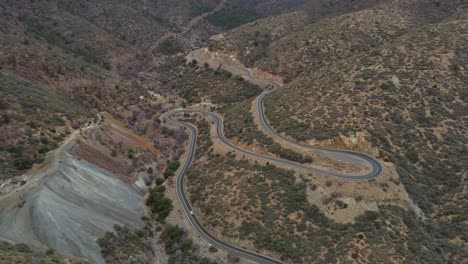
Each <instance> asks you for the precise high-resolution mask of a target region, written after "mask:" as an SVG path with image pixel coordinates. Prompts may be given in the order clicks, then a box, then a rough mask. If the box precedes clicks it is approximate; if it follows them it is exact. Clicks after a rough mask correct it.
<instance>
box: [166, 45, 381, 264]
mask: <svg viewBox="0 0 468 264" xmlns="http://www.w3.org/2000/svg"><path fill="white" fill-rule="evenodd" d="M199 51H200V50H195V51H192V52H191V53H190V54H189V56H191V57H192V58H193V59H194V60H197V58H196V54H197V53H198V52H199ZM232 68H234V69H236V70H240V71H241V72H243V75H244V76H246V77H248V78H251V79H253V80H255V81H257V82H264V83H267V84H268V86H269V88H267V89H265V91H264V92H263V93H262V94H260V95H259V96H258V97H257V98H256V102H257V112H256V113H255V114H256V115H257V117H258V119H259V120H260V123H261V125H262V126H263V128H264V129H265V131H267V132H268V133H269V134H270V136H272V137H274V138H276V139H278V140H281V141H283V142H286V143H287V144H290V145H294V146H297V147H301V148H305V149H309V150H312V151H316V152H322V153H325V154H332V155H344V156H349V157H352V158H354V159H358V160H360V161H363V162H367V163H368V164H369V166H370V167H371V170H370V171H369V172H367V173H366V174H359V175H358V174H352V175H351V174H344V173H340V172H335V171H329V170H324V169H319V168H316V167H313V166H309V165H306V164H301V163H297V162H293V161H289V160H285V159H280V158H277V157H272V156H268V155H264V154H260V153H256V152H253V151H250V150H246V149H243V148H241V147H239V146H237V145H235V144H233V143H232V142H231V141H229V140H228V139H227V138H226V136H225V135H224V132H223V118H222V117H221V116H220V115H218V114H216V113H213V112H209V111H204V110H196V109H176V110H172V111H170V112H167V113H165V114H164V115H163V116H162V118H163V119H164V120H165V121H167V122H168V123H172V124H174V125H177V126H181V127H184V128H186V129H188V131H189V133H190V137H189V140H190V142H189V149H188V153H187V159H186V161H185V162H184V164H182V166H181V168H180V169H179V170H178V172H177V175H176V193H177V197H178V199H179V201H180V203H181V205H182V208H183V210H184V213H185V215H186V216H187V219H188V220H189V222H190V224H191V225H192V227H193V228H194V229H195V230H196V231H197V232H198V234H199V235H200V236H202V237H203V238H204V239H206V240H207V241H208V242H209V243H210V244H212V245H213V246H216V247H218V248H220V249H222V250H224V251H226V252H228V253H230V254H232V255H235V256H238V257H242V258H246V259H249V260H253V261H255V262H258V263H265V264H270V263H275V264H277V263H283V262H281V261H279V260H276V259H274V258H271V257H269V256H266V255H262V254H260V253H256V252H253V251H249V250H246V249H244V248H240V247H237V246H234V245H230V244H228V243H226V242H223V241H221V240H219V239H218V238H216V237H215V236H213V235H212V234H210V233H209V232H208V230H206V229H205V228H204V227H203V225H202V224H201V223H200V221H199V220H198V218H197V217H196V214H195V212H194V211H193V208H192V205H191V204H190V201H189V199H188V197H187V193H186V191H185V185H184V179H185V175H186V173H187V171H188V169H189V167H190V166H191V164H192V163H193V160H194V158H195V149H196V144H197V130H196V129H195V127H194V126H193V125H191V124H188V123H185V122H182V121H178V120H176V119H174V118H175V117H176V116H177V115H179V114H183V113H199V114H202V115H206V116H208V117H210V118H211V119H213V121H214V123H215V125H216V136H217V137H218V138H219V139H220V141H221V142H222V143H223V144H225V145H226V146H228V147H229V148H231V149H233V150H235V151H237V152H239V153H243V154H247V155H249V156H252V157H256V158H260V159H263V160H265V161H271V162H275V163H278V164H282V165H286V166H288V167H292V168H296V169H300V170H305V171H310V172H315V173H321V174H323V175H327V176H332V177H337V178H340V179H346V180H369V179H373V178H376V177H378V176H380V175H381V174H382V173H383V170H384V167H383V164H382V163H381V162H380V161H379V160H377V159H375V158H372V157H370V156H368V155H365V154H361V153H357V152H353V151H346V150H330V149H324V148H316V147H311V146H308V145H303V144H300V143H297V142H294V141H291V140H289V139H287V138H285V137H283V136H282V135H280V134H279V133H278V132H276V131H275V130H273V129H272V128H271V127H270V125H269V124H268V122H267V119H266V117H265V110H264V105H263V99H264V97H265V96H266V95H267V94H268V93H271V92H272V91H274V90H276V89H278V88H280V86H279V85H278V84H277V83H274V82H269V81H265V80H258V79H255V77H254V75H253V74H252V72H251V71H250V70H248V69H245V68H242V67H237V66H236V67H232ZM227 69H228V70H229V67H228V68H227Z"/></svg>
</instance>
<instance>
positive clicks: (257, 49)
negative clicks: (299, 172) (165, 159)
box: [196, 0, 468, 262]
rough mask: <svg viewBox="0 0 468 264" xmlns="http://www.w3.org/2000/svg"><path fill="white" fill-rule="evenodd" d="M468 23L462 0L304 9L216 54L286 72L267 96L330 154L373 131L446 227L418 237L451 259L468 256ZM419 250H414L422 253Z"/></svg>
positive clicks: (217, 45) (268, 104) (278, 124)
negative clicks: (316, 13)
mask: <svg viewBox="0 0 468 264" xmlns="http://www.w3.org/2000/svg"><path fill="white" fill-rule="evenodd" d="M467 26H468V20H467V11H466V5H464V4H463V2H462V1H444V2H439V1H424V0H407V1H387V2H385V3H378V2H376V3H375V5H371V6H370V7H367V8H362V9H358V10H356V11H352V12H345V13H344V14H340V13H338V14H328V15H327V16H326V17H325V18H316V19H312V20H311V19H310V16H309V14H308V13H307V12H306V11H296V12H293V13H287V14H282V15H279V16H275V17H270V18H266V19H261V20H257V21H255V22H253V23H250V24H247V25H244V26H241V27H239V28H236V29H234V30H232V31H230V32H228V33H226V34H224V35H223V37H218V38H216V40H213V41H212V42H211V43H210V49H211V50H212V51H215V52H218V53H215V54H219V53H222V52H225V53H227V55H225V56H226V57H229V58H230V60H231V61H236V59H239V60H240V61H241V62H242V63H244V64H245V65H248V66H250V67H252V68H255V67H258V68H259V70H264V71H267V72H270V73H275V74H278V75H280V76H283V77H285V79H284V80H285V82H286V83H287V84H286V85H285V86H284V87H282V88H281V89H278V90H277V91H275V92H273V93H272V94H271V95H268V96H267V98H266V100H265V108H266V115H267V117H268V119H269V122H270V123H271V125H272V126H273V127H274V128H275V129H276V130H278V131H280V132H282V133H284V134H285V135H287V136H289V137H291V138H295V139H296V140H300V141H303V142H308V143H309V144H311V145H319V146H324V147H327V146H331V147H347V146H343V145H342V144H341V145H340V144H338V145H337V142H342V141H343V138H344V139H345V140H349V141H351V140H352V139H355V138H357V137H359V138H362V135H364V136H363V138H364V139H365V140H364V141H369V142H370V143H371V144H372V146H373V147H375V148H377V149H378V150H379V158H381V159H382V160H384V161H386V162H390V163H393V164H395V165H396V168H397V171H398V174H399V176H400V178H401V182H402V183H403V185H404V187H405V189H406V190H407V191H408V193H409V195H410V196H411V198H412V199H413V201H414V202H415V203H416V204H417V205H418V206H419V208H421V209H422V210H423V212H424V213H425V217H427V218H426V219H425V222H426V223H430V225H432V224H434V225H440V226H442V225H444V226H445V228H446V230H447V232H445V233H444V234H443V235H442V236H441V237H439V235H440V234H439V235H438V234H436V233H437V232H435V231H434V232H433V231H432V230H431V229H430V228H429V229H426V230H420V231H422V232H423V234H424V236H428V240H427V241H432V242H429V244H431V245H435V244H437V243H438V242H436V240H437V241H445V242H444V243H446V245H448V247H445V248H444V249H443V250H442V251H440V252H439V257H441V259H439V261H441V262H444V260H443V259H444V258H447V259H450V258H452V257H453V259H451V261H455V259H458V260H460V259H463V258H465V257H466V250H465V251H463V250H461V248H465V249H466V237H464V236H459V233H458V232H460V231H461V230H466V209H465V204H466V189H467V188H466V187H467V186H466V180H465V179H466V173H467V172H466V166H464V164H466V163H467V160H466V151H467V148H468V141H467V138H468V134H467V133H466V131H467V130H466V118H467V116H468V113H467V112H466V110H465V109H464V107H463V106H464V105H466V104H467V100H466V86H467V82H466V73H467V71H466V66H465V65H466V62H467V52H466V51H467V50H468V47H467V44H466V43H468V39H467V35H466V32H467ZM215 56H217V55H215ZM254 71H255V69H254ZM257 71H258V69H257ZM358 135H361V136H358ZM213 166H214V165H213ZM202 175H203V173H202ZM196 176H197V175H196ZM197 177H198V176H197ZM212 180H213V179H212ZM214 184H215V185H217V186H218V185H220V184H221V183H220V182H215V183H214ZM239 184H240V183H239ZM397 184H400V182H399V181H398V183H397ZM337 188H338V187H337ZM241 189H242V188H241ZM213 195H215V194H213ZM206 199H208V198H206ZM205 201H206V200H205ZM391 211H393V209H389V208H383V207H382V208H380V210H379V212H380V213H381V214H386V213H389V212H391ZM391 214H393V213H391ZM394 216H395V217H396V218H400V219H405V218H406V216H404V214H402V213H401V212H400V213H396V214H395V215H394ZM223 217H228V216H227V215H225V216H223ZM357 221H361V224H362V223H363V222H364V221H363V220H362V219H359V220H357ZM404 221H406V220H404ZM246 222H247V223H249V224H251V223H252V221H251V219H248V218H247V220H246ZM377 222H378V221H377ZM213 225H214V226H216V223H214V224H213ZM249 227H250V228H251V229H249V233H250V234H251V233H253V234H256V235H257V236H259V235H260V233H258V232H255V231H253V230H258V229H260V228H261V227H265V223H264V222H261V221H260V222H258V223H255V227H251V226H249ZM225 228H226V227H225ZM412 228H414V226H413V227H412ZM266 229H269V228H266ZM218 230H219V229H218ZM229 230H231V233H230V234H232V233H235V231H233V230H242V229H236V228H233V227H232V226H230V227H229ZM387 230H388V229H387ZM455 230H459V231H455ZM223 232H225V233H223V234H226V230H223ZM254 237H255V236H254ZM429 237H432V238H430V239H429ZM436 237H437V238H436ZM252 239H254V238H252ZM439 239H440V240H439ZM260 240H261V239H260ZM266 240H267V241H268V239H266ZM254 241H256V243H258V244H257V245H262V246H263V247H264V248H267V249H271V247H270V246H271V245H270V244H268V243H264V241H259V239H254ZM449 241H450V242H449ZM452 243H453V244H452ZM384 244H386V246H390V244H387V243H386V242H384ZM409 244H412V242H408V244H407V245H409ZM374 245H375V244H374ZM386 246H385V247H386ZM427 246H428V245H426V247H427ZM371 247H372V246H371ZM392 247H393V246H390V248H392ZM411 247H413V246H411ZM277 250H279V251H281V249H277ZM395 250H396V252H400V253H401V252H402V251H400V249H395ZM419 250H422V249H421V248H420V247H416V248H413V249H410V251H412V252H413V253H414V254H416V255H415V256H417V255H418V254H422V253H421V252H420V251H419ZM417 252H420V253H417ZM413 253H410V254H413ZM405 254H406V253H404V254H403V255H405ZM355 256H356V258H359V259H361V258H362V256H361V257H358V256H357V255H355ZM353 258H354V259H356V258H355V257H353ZM405 258H407V259H410V257H409V256H405ZM337 259H340V257H338V258H337ZM361 260H362V259H361ZM302 261H304V260H303V259H302ZM335 261H337V260H335ZM434 261H435V260H434ZM305 262H306V261H305ZM384 262H385V261H384ZM436 262H437V261H436Z"/></svg>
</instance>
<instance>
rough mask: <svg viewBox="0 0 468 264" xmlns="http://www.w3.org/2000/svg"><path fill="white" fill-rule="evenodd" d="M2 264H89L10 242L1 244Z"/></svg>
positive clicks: (49, 251) (50, 251) (0, 257)
mask: <svg viewBox="0 0 468 264" xmlns="http://www.w3.org/2000/svg"><path fill="white" fill-rule="evenodd" d="M0 263H5V264H6V263H15V264H30V263H41V264H52V263H54V264H88V263H90V262H88V261H86V260H80V259H78V258H71V257H64V256H59V255H57V254H55V253H54V251H53V250H46V251H45V252H37V251H35V250H33V249H31V248H30V247H29V246H28V245H26V244H10V243H8V242H1V243H0Z"/></svg>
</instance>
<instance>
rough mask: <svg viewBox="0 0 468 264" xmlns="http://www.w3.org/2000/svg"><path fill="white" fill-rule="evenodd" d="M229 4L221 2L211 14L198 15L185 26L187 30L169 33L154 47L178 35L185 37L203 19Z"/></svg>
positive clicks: (222, 0) (225, 0) (224, 0)
mask: <svg viewBox="0 0 468 264" xmlns="http://www.w3.org/2000/svg"><path fill="white" fill-rule="evenodd" d="M226 3H227V0H221V2H220V3H219V4H218V5H217V6H216V7H215V8H214V9H213V10H211V11H209V12H206V13H203V14H201V15H198V16H196V17H194V18H192V19H191V20H190V22H189V23H188V24H187V25H186V26H185V28H184V29H183V30H182V31H181V32H179V33H175V32H167V33H166V34H164V35H163V36H162V37H161V38H160V39H159V40H158V41H157V42H156V43H155V45H154V46H153V47H157V46H159V44H161V43H163V42H164V41H166V40H167V39H168V38H170V37H175V36H178V35H185V34H187V33H188V32H189V31H190V30H192V28H193V27H194V26H195V25H197V24H198V23H200V21H202V20H203V19H205V18H206V17H208V16H210V15H212V14H214V13H216V12H218V11H219V10H221V9H222V8H223V7H224V5H225V4H226Z"/></svg>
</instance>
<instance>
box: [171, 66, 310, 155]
mask: <svg viewBox="0 0 468 264" xmlns="http://www.w3.org/2000/svg"><path fill="white" fill-rule="evenodd" d="M169 65H170V66H171V67H169ZM169 65H167V66H166V67H167V68H168V72H167V73H166V76H167V78H168V79H169V80H170V81H169V83H170V84H171V85H172V86H173V87H174V88H175V89H177V90H178V91H179V93H180V94H181V96H182V97H183V98H184V99H185V100H186V101H187V102H188V103H198V102H201V101H202V100H203V99H205V100H209V101H211V102H213V103H215V104H217V105H218V107H219V111H220V112H221V113H222V114H224V115H225V122H224V131H225V134H226V136H227V137H228V138H235V139H238V140H240V141H241V142H243V143H247V144H254V143H255V144H257V145H259V146H261V147H263V148H265V149H266V150H267V151H269V152H271V153H272V154H274V155H277V156H279V157H281V158H285V159H289V160H293V161H296V162H301V163H310V162H312V158H310V157H307V156H304V155H302V154H300V153H297V152H295V151H293V150H290V149H285V148H283V147H281V146H280V145H279V144H275V143H274V141H273V139H271V138H270V137H268V136H266V135H265V134H263V133H262V132H260V131H259V130H258V129H257V127H256V125H255V124H254V123H253V116H252V114H251V113H250V108H251V104H252V101H253V100H254V98H255V97H256V96H258V95H259V94H260V93H261V91H262V90H261V88H260V87H258V86H257V85H254V84H252V83H250V82H247V81H245V80H243V79H242V78H238V77H236V76H232V74H231V73H230V72H228V71H226V70H223V69H222V68H217V69H212V68H210V67H209V66H203V67H200V66H199V65H198V63H192V62H191V63H188V64H183V61H182V60H176V59H175V60H173V61H171V62H170V63H169Z"/></svg>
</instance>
